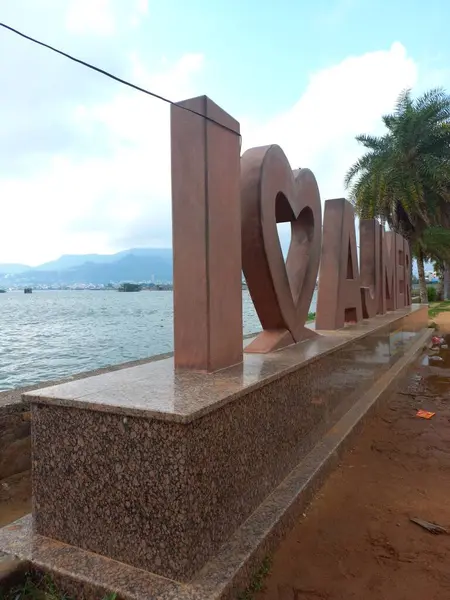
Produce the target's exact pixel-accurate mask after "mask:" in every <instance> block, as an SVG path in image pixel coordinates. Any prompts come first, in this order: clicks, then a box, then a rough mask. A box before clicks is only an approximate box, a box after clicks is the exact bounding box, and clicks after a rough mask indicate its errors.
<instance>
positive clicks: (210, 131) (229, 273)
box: [171, 96, 411, 372]
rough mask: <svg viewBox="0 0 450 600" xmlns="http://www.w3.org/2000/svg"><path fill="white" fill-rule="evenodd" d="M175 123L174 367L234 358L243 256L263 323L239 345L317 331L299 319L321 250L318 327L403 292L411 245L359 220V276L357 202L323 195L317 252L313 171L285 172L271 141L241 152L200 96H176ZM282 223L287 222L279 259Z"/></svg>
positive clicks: (384, 304) (406, 300)
mask: <svg viewBox="0 0 450 600" xmlns="http://www.w3.org/2000/svg"><path fill="white" fill-rule="evenodd" d="M186 109H187V110H186ZM171 128H172V142H171V143H172V214H173V249H174V277H173V278H174V342H175V343H174V345H175V366H176V367H177V368H188V369H193V370H199V371H206V372H211V371H216V370H218V369H224V368H226V367H230V366H232V365H235V364H238V363H240V362H242V357H243V353H242V289H241V267H242V269H243V271H244V275H245V278H246V280H247V284H248V288H249V291H250V295H251V297H252V300H253V302H254V305H255V308H256V311H257V313H258V316H259V318H260V321H261V324H262V327H263V332H262V333H260V334H259V335H258V336H257V337H256V339H255V340H254V341H253V342H252V343H251V344H250V345H249V346H248V347H247V348H246V351H247V352H270V351H273V350H277V349H279V348H283V347H285V346H288V345H290V344H294V343H296V342H299V341H301V340H303V339H306V338H309V337H314V336H316V335H317V334H316V333H315V331H314V330H312V329H309V328H306V327H305V321H306V318H307V315H308V311H309V307H310V303H311V299H312V296H313V292H314V287H315V283H316V280H317V273H318V267H319V262H320V260H321V259H322V264H321V269H320V279H319V294H318V303H317V315H316V329H322V330H326V329H328V330H330V329H339V328H341V327H343V326H344V324H345V323H347V322H357V321H360V320H361V319H362V318H363V316H364V317H365V318H370V317H373V316H375V315H376V314H383V313H384V312H386V310H395V309H396V308H401V307H404V306H408V305H409V304H410V303H411V287H410V272H411V271H410V270H411V253H410V249H409V244H408V243H407V241H406V240H404V239H403V238H402V237H401V236H399V235H398V234H395V233H392V232H386V233H385V232H383V231H382V228H381V227H380V225H379V224H378V223H376V222H375V221H362V222H361V225H360V233H361V236H360V237H361V254H360V256H361V275H360V274H359V269H358V259H357V251H356V238H355V225H354V211H353V207H352V206H351V205H350V203H349V202H347V201H346V200H344V199H342V198H341V199H337V200H328V201H327V202H326V203H325V218H324V227H323V239H324V243H323V250H322V256H321V243H322V226H321V220H322V212H321V203H320V195H319V189H318V186H317V182H316V179H315V177H314V175H313V174H312V172H311V171H309V170H308V169H299V170H298V171H295V172H293V171H292V170H291V167H290V165H289V162H288V160H287V158H286V156H285V154H284V153H283V151H282V150H281V148H280V147H279V146H264V147H260V148H252V149H251V150H248V151H247V152H245V153H244V155H243V156H242V158H241V159H240V157H239V155H240V136H239V129H240V128H239V123H238V122H237V121H235V120H234V119H233V118H232V117H231V116H230V115H228V114H227V113H226V112H225V111H223V110H222V109H221V108H220V107H218V106H217V105H216V104H214V102H212V101H211V100H210V99H209V98H207V97H206V96H201V97H199V98H191V99H190V100H186V101H184V102H180V103H179V104H177V105H174V106H172V108H171ZM282 222H290V223H291V244H290V247H289V252H288V256H287V259H286V263H285V262H284V259H283V254H282V251H281V246H280V241H279V238H278V231H277V223H282ZM241 251H242V256H241Z"/></svg>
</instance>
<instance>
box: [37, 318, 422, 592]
mask: <svg viewBox="0 0 450 600" xmlns="http://www.w3.org/2000/svg"><path fill="white" fill-rule="evenodd" d="M426 321H427V310H426V307H418V308H413V309H411V310H409V309H406V310H402V311H398V312H397V313H393V314H390V315H385V316H383V317H377V318H376V319H373V320H372V321H370V322H369V321H366V322H364V323H362V324H360V325H357V326H353V327H349V328H347V329H345V330H343V331H341V332H339V333H337V334H333V335H325V336H323V337H320V338H318V339H314V340H312V341H308V342H304V343H303V344H299V345H297V346H294V347H291V348H288V349H285V350H283V351H280V352H278V353H275V354H272V355H264V356H261V355H259V356H258V355H249V356H246V358H245V362H244V365H243V366H242V367H234V368H232V369H228V370H226V371H222V372H218V373H215V374H213V375H204V374H199V373H192V372H185V373H183V372H177V373H174V371H173V366H172V361H171V360H170V359H168V360H162V361H159V362H156V363H149V364H145V365H141V366H137V367H132V368H129V369H125V370H122V371H117V372H114V373H109V374H105V375H100V376H97V377H92V378H89V379H85V380H82V381H76V382H72V383H67V384H63V385H60V386H55V387H53V388H48V389H44V390H37V391H35V392H31V393H30V394H29V398H30V400H31V405H32V419H33V431H32V445H33V523H34V530H35V532H36V533H38V534H41V535H44V536H46V537H50V538H53V539H55V540H60V541H62V542H65V543H67V544H70V545H72V546H77V547H79V548H82V549H84V550H89V551H92V552H95V553H98V554H100V555H104V556H108V557H110V558H113V559H115V560H117V561H121V562H123V563H127V564H129V565H131V566H134V567H137V568H141V569H145V570H147V571H152V572H154V573H157V574H159V575H162V576H164V577H169V578H171V579H174V580H178V581H189V580H191V579H192V577H193V576H194V575H195V573H196V572H198V571H199V569H201V568H202V567H203V566H204V565H205V563H206V562H207V561H208V560H209V559H210V558H211V557H212V556H214V554H215V553H216V552H217V551H218V549H219V547H220V546H221V545H222V544H223V543H224V542H226V541H227V540H228V539H230V536H231V535H232V534H233V532H234V531H236V530H237V529H238V528H239V526H240V525H241V524H242V523H243V522H244V521H245V520H246V519H247V518H248V517H249V516H250V515H251V513H252V512H253V511H254V510H255V509H256V508H257V507H258V506H259V505H260V504H261V503H262V502H263V500H264V499H265V498H266V497H267V496H268V495H269V494H270V493H271V492H272V491H273V490H274V489H275V488H276V486H277V485H278V484H279V483H280V482H281V481H282V479H283V478H284V477H285V476H286V475H287V474H288V473H289V472H290V471H291V470H292V469H293V468H294V466H295V465H296V464H297V463H298V462H299V461H300V460H301V459H302V458H303V457H305V456H306V454H307V453H308V452H309V451H310V450H311V448H312V447H313V445H314V444H315V443H317V442H318V440H319V439H321V437H322V436H323V435H324V433H325V432H326V431H327V430H329V429H330V427H332V426H333V424H334V423H336V421H337V420H338V419H339V418H340V416H342V415H343V414H344V413H345V412H346V411H347V410H348V409H349V407H351V406H352V405H353V404H354V402H355V401H356V400H357V399H358V398H360V397H361V395H362V394H363V393H364V392H365V391H367V390H368V389H369V388H370V387H371V386H372V385H373V383H374V381H375V380H377V379H378V378H379V377H380V376H381V375H382V374H383V373H384V372H386V371H387V370H388V369H389V368H390V367H391V366H392V365H393V364H394V363H395V362H396V361H397V360H399V358H400V357H401V356H402V353H403V352H404V350H405V348H407V347H408V346H409V345H410V344H411V343H412V342H413V340H414V339H415V336H417V335H418V334H419V332H420V331H421V330H423V328H424V327H425V326H426Z"/></svg>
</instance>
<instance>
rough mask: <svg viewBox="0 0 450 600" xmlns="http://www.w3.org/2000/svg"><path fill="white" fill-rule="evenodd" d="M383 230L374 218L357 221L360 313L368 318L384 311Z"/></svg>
mask: <svg viewBox="0 0 450 600" xmlns="http://www.w3.org/2000/svg"><path fill="white" fill-rule="evenodd" d="M382 236H383V231H382V228H381V225H380V223H378V221H376V220H375V219H363V220H361V221H360V223H359V244H360V246H359V258H360V277H361V301H362V315H363V318H364V319H370V318H372V317H374V316H375V315H377V314H384V313H385V312H386V308H385V306H386V302H385V299H384V290H385V286H384V279H383V274H382V270H381V248H382Z"/></svg>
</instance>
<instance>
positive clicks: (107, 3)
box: [66, 0, 116, 35]
mask: <svg viewBox="0 0 450 600" xmlns="http://www.w3.org/2000/svg"><path fill="white" fill-rule="evenodd" d="M66 26H67V29H68V30H69V31H71V32H74V33H81V34H83V33H88V34H96V35H112V34H113V33H114V32H115V30H116V23H115V18H114V11H113V7H112V5H111V0H71V2H70V4H69V6H68V10H67V14H66Z"/></svg>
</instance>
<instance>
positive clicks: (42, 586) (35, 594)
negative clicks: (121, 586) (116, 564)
mask: <svg viewBox="0 0 450 600" xmlns="http://www.w3.org/2000/svg"><path fill="white" fill-rule="evenodd" d="M0 598H1V599H2V600H76V598H72V597H70V596H68V595H67V594H63V593H62V592H61V591H60V590H58V589H57V587H56V585H55V583H54V582H53V580H52V578H51V577H50V576H49V575H36V574H35V573H27V574H26V575H25V581H23V582H22V583H21V584H20V585H16V586H15V587H13V588H11V589H10V590H7V591H3V590H1V589H0ZM116 598H117V594H108V595H106V596H104V597H103V598H102V599H101V600H116ZM99 600H100V598H99Z"/></svg>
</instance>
